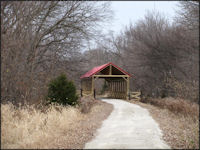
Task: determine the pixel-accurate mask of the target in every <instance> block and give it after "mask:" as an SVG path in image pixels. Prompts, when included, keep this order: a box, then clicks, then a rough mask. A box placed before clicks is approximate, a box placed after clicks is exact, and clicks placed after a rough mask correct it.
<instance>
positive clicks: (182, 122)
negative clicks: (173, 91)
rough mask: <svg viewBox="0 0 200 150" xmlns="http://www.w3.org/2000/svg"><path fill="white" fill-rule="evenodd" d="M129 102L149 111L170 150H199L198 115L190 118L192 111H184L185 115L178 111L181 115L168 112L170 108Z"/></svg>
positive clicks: (175, 112)
mask: <svg viewBox="0 0 200 150" xmlns="http://www.w3.org/2000/svg"><path fill="white" fill-rule="evenodd" d="M168 100H169V98H168ZM129 102H131V103H134V104H138V105H140V106H142V107H144V108H147V109H148V110H149V112H150V114H151V116H152V117H153V118H154V119H155V120H156V121H157V122H158V123H159V126H160V128H161V129H162V131H163V139H164V140H165V141H166V142H167V143H168V144H169V145H170V146H171V148H172V149H199V118H198V115H197V116H191V114H193V113H194V112H193V111H186V112H187V113H185V112H184V111H180V112H182V113H180V112H179V113H177V111H172V110H169V109H168V108H170V107H167V106H166V107H162V108H161V107H158V106H154V105H151V104H149V103H141V102H138V101H134V100H130V101H129ZM183 107H184V105H183ZM191 107H194V106H191ZM183 110H184V109H183ZM195 111H196V110H195ZM188 112H192V113H191V114H190V113H188ZM186 114H187V115H186ZM188 114H189V115H188ZM195 114H196V113H195Z"/></svg>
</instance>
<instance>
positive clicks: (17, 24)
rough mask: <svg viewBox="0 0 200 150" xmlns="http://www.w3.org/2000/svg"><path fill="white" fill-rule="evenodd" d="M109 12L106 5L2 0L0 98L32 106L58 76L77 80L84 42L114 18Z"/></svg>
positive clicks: (83, 2) (99, 3)
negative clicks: (101, 24) (64, 74)
mask: <svg viewBox="0 0 200 150" xmlns="http://www.w3.org/2000/svg"><path fill="white" fill-rule="evenodd" d="M109 8H110V3H109V2H89V1H49V2H46V1H44V2H43V1H36V2H34V1H29V2H28V1H20V2H17V1H16V2H12V1H9V2H7V1H4V2H1V39H2V40H1V63H2V65H1V100H2V101H12V102H16V103H18V102H22V103H23V102H25V101H26V102H30V103H36V102H39V101H40V100H41V99H43V97H44V95H46V93H47V84H48V82H49V81H50V80H51V79H52V78H55V77H56V76H57V75H59V74H60V73H61V72H62V73H66V74H67V75H68V78H69V79H71V80H72V79H74V80H75V79H76V80H77V78H79V77H80V75H81V73H80V71H79V69H80V68H81V61H82V54H81V50H82V49H83V47H84V46H85V44H84V43H86V42H87V41H89V40H90V39H92V38H94V37H95V36H97V35H98V29H99V28H98V26H100V23H102V22H107V21H108V20H109V19H110V17H112V12H111V11H110V9H109ZM76 84H77V85H78V81H76Z"/></svg>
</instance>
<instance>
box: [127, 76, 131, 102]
mask: <svg viewBox="0 0 200 150" xmlns="http://www.w3.org/2000/svg"><path fill="white" fill-rule="evenodd" d="M129 82H130V80H129V77H128V78H127V91H126V92H127V93H126V99H127V100H128V99H129Z"/></svg>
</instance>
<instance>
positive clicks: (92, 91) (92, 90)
mask: <svg viewBox="0 0 200 150" xmlns="http://www.w3.org/2000/svg"><path fill="white" fill-rule="evenodd" d="M91 93H92V95H93V94H94V76H92V89H91Z"/></svg>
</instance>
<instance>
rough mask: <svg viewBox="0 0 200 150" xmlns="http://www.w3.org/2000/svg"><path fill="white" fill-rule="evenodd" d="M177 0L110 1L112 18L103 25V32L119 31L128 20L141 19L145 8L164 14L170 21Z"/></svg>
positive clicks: (175, 8) (135, 20)
mask: <svg viewBox="0 0 200 150" xmlns="http://www.w3.org/2000/svg"><path fill="white" fill-rule="evenodd" d="M177 4H178V2H177V1H112V2H111V8H112V9H113V11H114V19H113V20H112V23H111V24H110V25H107V26H105V28H104V32H105V33H106V32H109V30H112V31H114V34H116V33H119V32H120V30H121V29H123V27H125V26H126V25H128V24H129V23H130V22H132V23H133V24H134V23H135V22H137V20H140V19H143V18H144V16H145V14H146V12H147V10H150V11H152V10H156V11H159V12H160V13H162V14H164V15H165V17H167V18H168V19H169V20H170V21H172V19H173V17H174V16H175V12H176V10H178V7H177Z"/></svg>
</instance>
